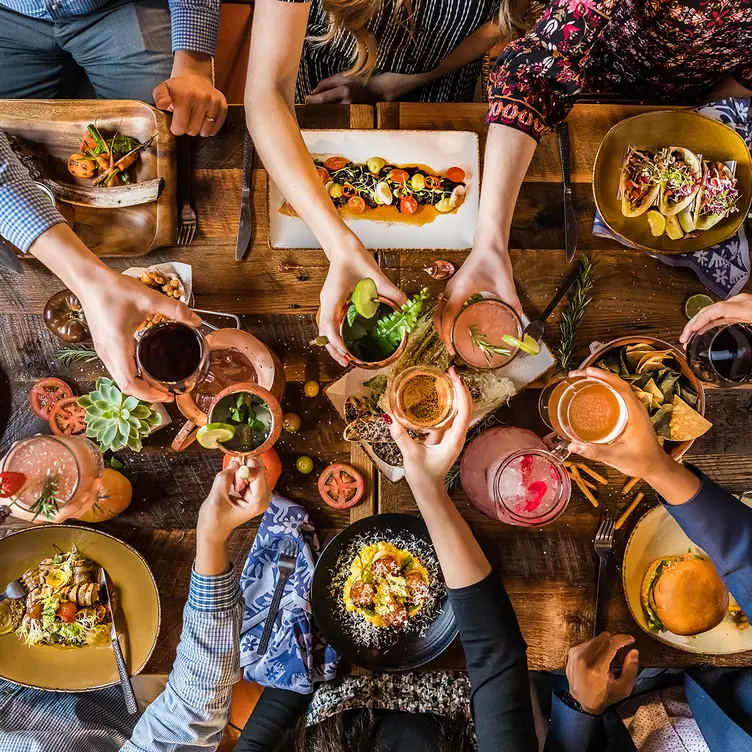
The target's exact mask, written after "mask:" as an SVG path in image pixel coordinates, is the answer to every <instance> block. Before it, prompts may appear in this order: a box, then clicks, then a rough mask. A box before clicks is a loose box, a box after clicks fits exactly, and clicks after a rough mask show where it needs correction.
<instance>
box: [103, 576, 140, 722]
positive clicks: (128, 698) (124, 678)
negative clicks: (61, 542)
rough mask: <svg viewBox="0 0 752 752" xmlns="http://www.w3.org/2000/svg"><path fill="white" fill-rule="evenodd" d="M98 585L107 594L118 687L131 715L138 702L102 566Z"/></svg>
mask: <svg viewBox="0 0 752 752" xmlns="http://www.w3.org/2000/svg"><path fill="white" fill-rule="evenodd" d="M99 587H100V589H101V590H102V591H104V593H105V595H106V596H107V603H108V604H109V606H110V619H111V623H110V638H111V639H112V649H113V650H114V651H115V662H116V663H117V669H118V674H119V675H120V687H121V689H122V690H123V696H124V697H125V707H126V710H127V711H128V712H129V713H130V714H131V715H134V714H135V713H138V703H137V702H136V696H135V695H134V694H133V687H132V686H131V680H130V679H129V678H128V669H127V668H126V667H125V659H124V658H123V651H122V650H121V648H120V641H119V638H118V633H117V629H116V627H115V607H114V604H113V602H112V583H111V582H110V578H109V577H108V576H107V572H106V571H105V570H104V567H100V568H99Z"/></svg>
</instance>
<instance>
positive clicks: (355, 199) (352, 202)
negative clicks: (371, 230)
mask: <svg viewBox="0 0 752 752" xmlns="http://www.w3.org/2000/svg"><path fill="white" fill-rule="evenodd" d="M347 208H348V209H349V210H350V211H351V212H354V213H355V214H362V213H363V212H364V211H365V210H366V202H365V201H363V199H362V198H361V197H360V196H352V198H350V199H348V201H347Z"/></svg>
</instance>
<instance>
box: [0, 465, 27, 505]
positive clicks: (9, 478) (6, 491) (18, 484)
mask: <svg viewBox="0 0 752 752" xmlns="http://www.w3.org/2000/svg"><path fill="white" fill-rule="evenodd" d="M25 483H26V476H25V475H24V474H23V473H14V472H13V471H12V470H6V471H5V472H2V473H0V499H7V498H8V497H9V496H15V495H16V494H17V493H18V492H19V491H20V490H21V489H22V488H23V487H24V484H25Z"/></svg>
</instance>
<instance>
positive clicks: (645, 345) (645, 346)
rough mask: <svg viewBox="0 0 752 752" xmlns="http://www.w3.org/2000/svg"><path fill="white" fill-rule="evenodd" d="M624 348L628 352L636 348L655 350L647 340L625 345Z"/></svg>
mask: <svg viewBox="0 0 752 752" xmlns="http://www.w3.org/2000/svg"><path fill="white" fill-rule="evenodd" d="M624 350H625V351H626V352H628V353H629V352H635V351H636V350H646V351H647V350H650V351H655V348H654V347H653V345H651V344H650V343H648V342H638V343H637V344H635V345H626V347H625V348H624Z"/></svg>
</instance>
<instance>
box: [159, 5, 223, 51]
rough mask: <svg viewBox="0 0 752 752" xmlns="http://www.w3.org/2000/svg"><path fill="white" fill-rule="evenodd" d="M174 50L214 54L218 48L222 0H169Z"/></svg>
mask: <svg viewBox="0 0 752 752" xmlns="http://www.w3.org/2000/svg"><path fill="white" fill-rule="evenodd" d="M169 4H170V15H171V17H172V51H173V52H176V51H177V50H188V51H189V52H203V53H204V54H206V55H214V53H215V51H216V48H217V30H218V29H219V9H220V6H221V2H220V0H169Z"/></svg>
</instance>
